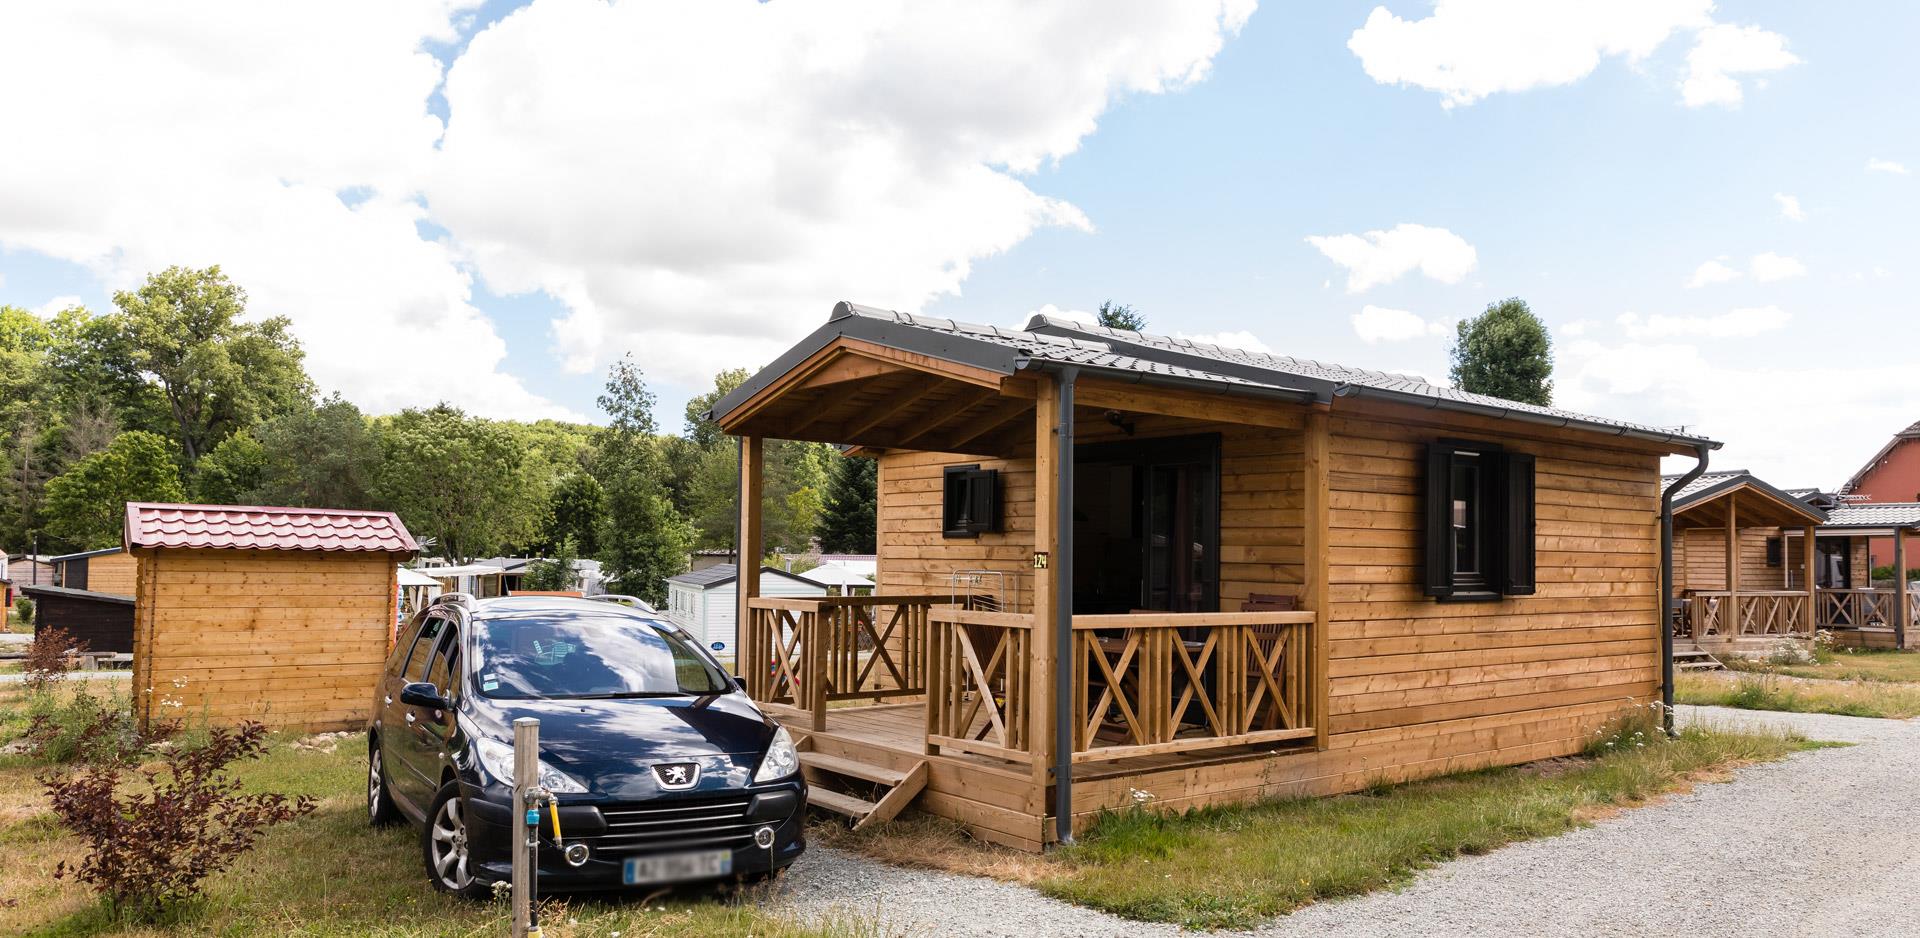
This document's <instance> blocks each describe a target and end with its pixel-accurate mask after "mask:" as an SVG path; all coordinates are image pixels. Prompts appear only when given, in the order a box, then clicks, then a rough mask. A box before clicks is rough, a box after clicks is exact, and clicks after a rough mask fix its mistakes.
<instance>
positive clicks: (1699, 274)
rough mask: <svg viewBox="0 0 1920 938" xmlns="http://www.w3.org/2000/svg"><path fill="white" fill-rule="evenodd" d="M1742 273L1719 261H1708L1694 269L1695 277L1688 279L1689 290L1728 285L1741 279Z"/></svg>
mask: <svg viewBox="0 0 1920 938" xmlns="http://www.w3.org/2000/svg"><path fill="white" fill-rule="evenodd" d="M1739 276H1740V272H1739V271H1737V270H1734V269H1733V268H1731V267H1728V266H1727V265H1725V264H1722V263H1720V262H1719V261H1707V262H1706V263H1704V264H1701V265H1700V266H1698V267H1695V268H1694V269H1693V276H1691V277H1688V278H1687V289H1689V290H1693V289H1697V288H1699V287H1704V286H1707V285H1709V284H1715V283H1726V282H1727V281H1729V280H1734V279H1737V278H1739Z"/></svg>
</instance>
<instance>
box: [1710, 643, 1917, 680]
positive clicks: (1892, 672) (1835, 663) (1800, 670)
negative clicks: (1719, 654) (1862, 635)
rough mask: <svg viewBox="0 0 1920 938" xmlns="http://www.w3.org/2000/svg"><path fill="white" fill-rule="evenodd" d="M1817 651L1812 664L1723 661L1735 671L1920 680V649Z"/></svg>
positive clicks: (1829, 678) (1808, 676)
mask: <svg viewBox="0 0 1920 938" xmlns="http://www.w3.org/2000/svg"><path fill="white" fill-rule="evenodd" d="M1816 654H1817V656H1818V658H1819V660H1818V661H1817V662H1815V663H1813V664H1769V663H1767V662H1763V661H1748V660H1744V659H1740V658H1732V657H1730V658H1728V659H1727V660H1726V661H1725V662H1724V663H1725V664H1726V666H1727V667H1728V668H1729V669H1731V670H1734V671H1750V672H1765V673H1772V674H1783V675H1786V676H1788V677H1802V678H1814V679H1819V680H1834V681H1882V682H1892V683H1908V684H1920V652H1912V651H1878V650H1872V651H1870V650H1865V649H1861V650H1849V649H1826V648H1822V649H1819V650H1818V651H1817V652H1816Z"/></svg>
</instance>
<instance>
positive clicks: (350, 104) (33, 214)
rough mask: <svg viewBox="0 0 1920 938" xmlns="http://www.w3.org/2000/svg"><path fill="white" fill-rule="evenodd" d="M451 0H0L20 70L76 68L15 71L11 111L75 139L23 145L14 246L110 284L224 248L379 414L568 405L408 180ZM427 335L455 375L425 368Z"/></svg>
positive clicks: (214, 260)
mask: <svg viewBox="0 0 1920 938" xmlns="http://www.w3.org/2000/svg"><path fill="white" fill-rule="evenodd" d="M454 6H455V4H453V3H448V2H442V3H438V4H435V3H419V4H397V3H386V2H381V0H350V2H343V3H341V4H337V5H335V6H333V7H330V8H329V9H328V10H327V13H326V15H324V16H322V15H315V14H314V12H313V11H312V10H308V9H299V8H292V7H283V6H280V5H276V4H256V3H247V2H244V0H232V2H207V3H202V4H199V5H198V7H197V8H196V9H187V8H185V7H183V6H175V5H168V6H167V7H165V8H162V7H159V6H155V5H153V4H147V3H140V2H135V0H128V2H119V3H115V2H88V3H82V2H74V3H62V4H52V5H35V6H31V7H30V6H26V5H20V4H12V5H7V6H5V7H4V8H0V62H5V63H7V69H8V72H9V74H11V75H14V76H22V75H55V74H57V75H60V76H61V77H60V80H58V81H19V80H16V81H9V82H4V83H0V113H5V114H6V115H7V124H8V126H10V127H12V128H15V129H16V130H22V131H26V130H27V129H30V132H31V134H32V135H33V137H34V138H36V139H40V140H44V141H58V142H59V143H58V145H52V146H35V147H15V148H12V149H11V150H10V151H9V152H8V155H7V158H6V159H7V170H6V172H4V173H0V245H4V246H5V247H7V248H10V249H15V250H27V251H36V252H39V253H41V254H45V255H48V256H51V257H54V258H58V259H61V260H65V261H70V262H74V263H78V264H82V265H85V266H86V267H87V268H88V269H90V270H91V271H93V272H94V273H95V274H96V275H97V276H98V277H99V278H100V280H101V281H102V284H103V286H105V287H106V288H108V289H113V288H124V287H128V286H131V285H134V284H136V283H137V282H138V281H139V280H140V279H141V278H142V277H143V276H144V275H145V274H146V273H148V272H150V271H154V270H158V269H160V268H163V267H166V266H169V265H172V264H186V265H192V266H206V265H209V264H219V265H221V266H222V268H223V269H224V270H225V271H226V273H227V274H228V275H229V276H230V277H232V278H233V279H234V280H235V281H236V282H238V283H239V284H241V285H242V286H244V287H245V288H246V289H247V291H248V293H249V295H250V303H249V310H250V311H251V313H252V314H254V315H257V316H266V315H276V314H279V315H286V316H288V317H289V318H291V319H292V320H293V323H294V332H295V334H296V335H298V336H299V338H300V340H301V342H302V343H303V344H304V345H305V347H306V349H307V366H308V369H309V370H310V371H311V372H312V373H313V375H314V378H315V380H316V381H317V382H318V383H319V384H320V386H321V387H322V388H323V389H338V390H341V391H343V392H345V393H346V394H347V395H349V396H350V397H352V398H353V399H354V400H355V401H356V402H357V403H359V404H361V405H362V406H364V407H367V408H370V409H372V410H375V411H385V410H391V409H394V408H397V407H401V406H406V405H418V404H430V403H434V402H436V401H439V400H442V399H445V400H448V401H451V402H453V403H456V404H460V405H463V406H466V407H469V408H471V409H474V410H476V411H480V412H483V413H488V414H493V415H499V416H514V417H534V416H569V414H568V412H567V410H566V409H565V408H562V407H558V406H556V405H554V404H553V403H551V402H549V401H546V400H543V399H541V398H540V397H538V396H537V395H534V394H531V393H529V392H528V391H527V390H526V389H525V388H524V387H523V386H522V385H521V384H520V382H519V381H518V380H517V379H515V378H513V377H511V376H509V375H507V374H505V373H504V372H502V371H501V370H500V364H501V361H502V360H503V358H504V357H505V354H506V344H505V343H504V342H503V341H502V340H501V339H500V337H499V336H498V335H497V334H496V333H495V332H494V329H493V325H492V323H491V322H490V321H488V319H487V318H486V317H485V316H483V315H482V314H481V313H480V312H479V310H477V309H476V308H474V306H473V305H472V302H471V293H472V290H471V285H470V282H469V277H468V275H467V274H466V273H465V272H464V271H463V269H462V267H461V265H460V263H459V258H458V256H457V255H456V253H455V251H454V249H453V248H451V247H449V246H448V245H445V244H441V243H438V242H435V241H432V240H427V239H424V238H423V237H422V236H421V234H420V232H419V230H418V228H417V227H416V225H417V223H418V222H420V221H421V220H423V219H424V217H425V212H424V209H423V208H422V207H421V206H420V204H419V203H418V202H417V201H416V200H415V199H414V197H413V194H412V189H413V186H414V182H415V180H416V179H417V178H418V176H419V174H420V173H421V172H423V171H424V170H425V169H426V168H427V167H428V166H429V164H430V161H431V159H432V157H433V147H434V141H435V140H436V139H437V138H438V137H439V134H440V122H439V121H438V120H437V119H435V118H434V117H433V116H432V115H431V114H430V113H428V111H427V98H428V95H429V94H431V92H432V91H433V89H434V87H435V86H436V85H437V84H438V83H439V81H440V75H441V70H440V66H439V64H438V63H437V62H436V61H435V60H434V59H433V57H432V56H430V55H428V54H427V53H426V52H424V51H422V49H421V43H422V41H423V40H427V39H441V40H448V39H452V38H453V36H454V33H453V29H452V25H451V22H452V17H453V16H455V15H457V11H456V10H455V9H453V7H454ZM80 62H84V63H86V66H85V67H81V68H76V67H74V66H75V63H80ZM349 63H350V64H349ZM343 191H344V192H347V193H348V194H349V196H350V198H348V199H346V200H343V199H342V197H341V193H342V192H343ZM349 202H351V203H352V204H348V203H349ZM429 349H431V350H432V353H433V355H434V358H435V360H436V361H441V362H458V363H459V364H458V376H457V378H456V377H452V376H450V375H449V373H448V371H447V370H445V369H442V368H437V367H423V365H422V362H423V358H422V353H423V352H425V351H427V350H429Z"/></svg>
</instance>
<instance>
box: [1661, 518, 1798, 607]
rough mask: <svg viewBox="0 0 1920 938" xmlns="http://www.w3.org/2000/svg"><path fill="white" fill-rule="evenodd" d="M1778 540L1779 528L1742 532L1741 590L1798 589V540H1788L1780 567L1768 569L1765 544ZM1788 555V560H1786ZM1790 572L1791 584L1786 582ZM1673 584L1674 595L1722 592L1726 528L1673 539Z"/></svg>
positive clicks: (1694, 530) (1688, 532) (1684, 532)
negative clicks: (1695, 592) (1677, 593)
mask: <svg viewBox="0 0 1920 938" xmlns="http://www.w3.org/2000/svg"><path fill="white" fill-rule="evenodd" d="M1776 537H1781V532H1780V529H1779V528H1766V527H1752V528H1741V529H1740V536H1739V544H1740V588H1741V589H1743V590H1784V589H1801V588H1803V587H1802V584H1801V583H1800V576H1799V572H1798V571H1799V570H1800V567H1799V566H1798V563H1799V556H1800V539H1799V538H1797V537H1796V538H1787V539H1786V542H1785V545H1786V546H1785V547H1784V548H1783V553H1782V555H1781V557H1782V562H1781V564H1780V566H1777V567H1769V566H1767V541H1768V540H1770V539H1772V538H1776ZM1788 554H1791V556H1788ZM1789 571H1792V572H1793V573H1792V575H1793V583H1792V585H1791V586H1789V585H1788V582H1787V578H1788V574H1789ZM1673 581H1674V590H1675V591H1676V592H1678V591H1683V590H1690V589H1695V590H1723V589H1728V588H1729V587H1728V586H1727V532H1726V529H1725V528H1717V527H1705V528H1687V529H1684V530H1681V531H1678V532H1676V535H1675V537H1674V539H1673Z"/></svg>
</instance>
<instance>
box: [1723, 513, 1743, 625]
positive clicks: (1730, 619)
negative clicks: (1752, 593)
mask: <svg viewBox="0 0 1920 938" xmlns="http://www.w3.org/2000/svg"><path fill="white" fill-rule="evenodd" d="M1739 497H1740V496H1739V493H1737V492H1736V493H1734V494H1732V495H1728V496H1727V602H1726V604H1725V605H1724V606H1722V607H1721V609H1720V627H1721V628H1722V629H1724V630H1725V631H1724V632H1722V633H1721V638H1722V639H1723V640H1725V641H1733V640H1735V639H1737V638H1739V637H1740V503H1739V502H1738V501H1737V499H1738V498H1739Z"/></svg>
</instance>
